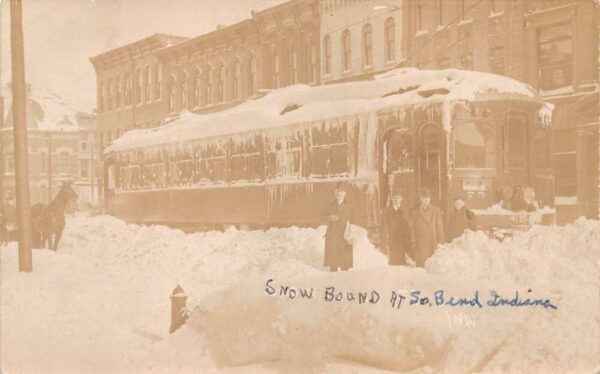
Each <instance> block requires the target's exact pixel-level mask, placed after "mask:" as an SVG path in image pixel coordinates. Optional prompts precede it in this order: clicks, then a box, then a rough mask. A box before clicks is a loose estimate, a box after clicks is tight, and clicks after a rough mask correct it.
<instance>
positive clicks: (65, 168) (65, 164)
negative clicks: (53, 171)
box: [58, 151, 69, 174]
mask: <svg viewBox="0 0 600 374" xmlns="http://www.w3.org/2000/svg"><path fill="white" fill-rule="evenodd" d="M58 168H59V169H58V170H59V172H60V173H61V174H68V173H69V153H68V152H65V151H62V152H60V153H59V154H58Z"/></svg>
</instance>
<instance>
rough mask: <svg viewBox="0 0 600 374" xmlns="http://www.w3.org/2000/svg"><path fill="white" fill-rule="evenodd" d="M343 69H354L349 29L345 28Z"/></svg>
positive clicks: (343, 34) (343, 35)
mask: <svg viewBox="0 0 600 374" xmlns="http://www.w3.org/2000/svg"><path fill="white" fill-rule="evenodd" d="M342 69H343V71H350V70H352V46H351V39H350V31H349V30H344V32H343V33H342Z"/></svg>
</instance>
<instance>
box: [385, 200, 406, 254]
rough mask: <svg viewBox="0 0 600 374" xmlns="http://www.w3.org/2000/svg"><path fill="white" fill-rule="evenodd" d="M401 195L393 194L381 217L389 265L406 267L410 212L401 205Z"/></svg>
mask: <svg viewBox="0 0 600 374" xmlns="http://www.w3.org/2000/svg"><path fill="white" fill-rule="evenodd" d="M402 200H403V199H402V195H401V194H400V193H395V194H394V195H393V196H392V204H391V205H390V206H389V207H387V208H386V209H385V212H384V216H383V226H384V230H385V233H384V236H385V237H384V240H385V243H386V245H387V249H388V263H389V264H390V265H406V253H407V252H408V251H409V249H410V245H411V227H410V211H409V210H408V209H407V208H406V206H405V205H404V204H402V202H403V201H402Z"/></svg>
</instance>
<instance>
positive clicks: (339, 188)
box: [335, 182, 348, 191]
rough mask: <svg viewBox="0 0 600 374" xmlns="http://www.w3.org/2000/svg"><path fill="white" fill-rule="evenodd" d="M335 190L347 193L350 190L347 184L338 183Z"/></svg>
mask: <svg viewBox="0 0 600 374" xmlns="http://www.w3.org/2000/svg"><path fill="white" fill-rule="evenodd" d="M335 190H336V191H347V190H348V188H347V186H346V184H345V183H343V182H337V183H336V184H335Z"/></svg>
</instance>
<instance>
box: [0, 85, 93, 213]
mask: <svg viewBox="0 0 600 374" xmlns="http://www.w3.org/2000/svg"><path fill="white" fill-rule="evenodd" d="M7 108H8V110H7V113H6V116H5V121H4V123H3V126H2V128H1V129H0V156H1V157H0V159H1V160H2V166H1V167H0V172H1V174H2V175H0V177H2V183H1V185H2V189H1V191H0V195H1V196H0V198H2V200H1V201H5V200H6V199H7V198H14V197H15V156H14V138H13V119H12V110H11V109H10V108H11V106H10V100H8V104H7ZM26 110H27V137H28V143H27V146H28V149H29V152H28V168H29V190H30V199H31V204H35V203H44V204H46V203H49V202H50V201H51V200H52V199H53V198H54V196H55V194H56V192H58V190H59V188H60V186H61V185H62V184H63V183H71V184H72V185H73V187H74V188H75V190H76V191H77V193H78V195H79V199H78V204H79V205H80V207H81V208H90V207H92V206H94V205H96V204H97V202H98V193H99V184H98V178H97V176H98V171H99V168H100V162H99V154H98V152H97V147H96V146H95V133H96V118H95V116H94V115H91V114H88V113H85V112H81V111H77V110H73V109H72V108H70V107H68V106H67V105H65V104H64V103H63V101H62V99H60V98H59V97H58V96H56V95H55V94H53V93H50V92H47V91H41V90H31V89H30V87H29V89H28V98H27V106H26ZM2 115H3V117H4V114H2Z"/></svg>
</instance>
